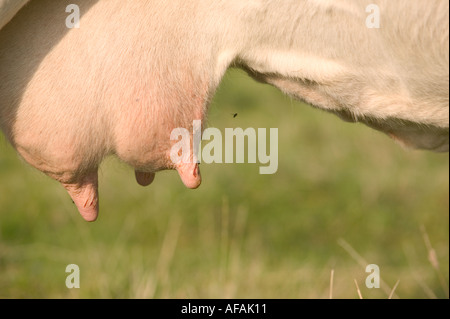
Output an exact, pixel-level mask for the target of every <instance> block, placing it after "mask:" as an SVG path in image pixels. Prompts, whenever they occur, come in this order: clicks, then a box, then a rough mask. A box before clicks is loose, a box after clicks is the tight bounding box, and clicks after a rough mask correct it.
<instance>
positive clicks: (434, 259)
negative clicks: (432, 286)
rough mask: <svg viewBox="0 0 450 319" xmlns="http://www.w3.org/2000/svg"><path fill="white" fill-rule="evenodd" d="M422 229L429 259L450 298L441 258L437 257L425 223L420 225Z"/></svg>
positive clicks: (446, 294)
mask: <svg viewBox="0 0 450 319" xmlns="http://www.w3.org/2000/svg"><path fill="white" fill-rule="evenodd" d="M420 231H421V232H422V237H423V240H424V242H425V246H426V247H427V251H428V260H429V262H430V264H431V266H433V268H434V270H435V271H436V274H437V276H438V278H439V283H440V284H441V287H442V290H443V291H444V293H445V296H446V297H447V298H448V297H449V294H448V285H447V282H446V280H445V278H444V275H443V274H442V272H441V270H440V268H439V260H438V258H437V254H436V250H434V248H433V246H432V245H431V241H430V237H429V236H428V233H427V231H426V229H425V226H424V225H421V226H420Z"/></svg>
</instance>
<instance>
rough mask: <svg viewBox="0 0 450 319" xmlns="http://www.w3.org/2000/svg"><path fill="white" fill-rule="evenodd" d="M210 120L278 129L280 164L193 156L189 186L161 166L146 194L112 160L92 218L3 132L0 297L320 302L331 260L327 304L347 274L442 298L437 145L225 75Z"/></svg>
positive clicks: (343, 291) (340, 294) (443, 244)
mask: <svg viewBox="0 0 450 319" xmlns="http://www.w3.org/2000/svg"><path fill="white" fill-rule="evenodd" d="M234 113H238V115H237V116H236V117H234V116H233V114H234ZM208 122H209V126H213V127H217V128H219V129H220V130H221V131H222V132H224V129H225V128H226V127H231V128H235V127H242V128H247V127H254V128H270V127H276V128H278V134H279V168H278V171H277V173H276V174H274V175H260V174H259V173H258V169H259V165H260V164H210V165H206V164H203V165H202V166H201V171H202V177H203V182H202V185H201V186H200V188H199V189H197V190H194V191H193V190H188V189H186V188H185V187H184V186H183V184H182V183H181V181H180V179H179V177H178V174H177V173H176V172H173V171H167V172H160V173H158V174H157V175H156V179H155V181H154V183H153V184H152V185H151V186H149V187H147V188H142V187H140V186H138V185H137V183H136V182H135V180H134V173H133V171H132V169H131V168H130V167H128V166H126V165H125V164H123V163H120V162H119V161H117V160H115V159H113V158H109V159H107V160H106V161H105V162H104V163H103V164H102V166H101V170H100V207H101V212H100V217H99V219H98V220H97V221H96V222H95V223H86V222H84V221H83V220H82V219H81V217H80V216H79V215H78V212H77V211H76V208H75V206H74V205H73V204H72V202H71V200H70V199H69V197H68V195H67V194H66V192H65V190H64V189H63V188H62V187H61V186H60V185H59V184H58V183H57V182H55V181H53V180H51V179H50V178H48V177H46V176H44V175H43V174H41V173H40V172H38V171H36V170H35V169H33V168H31V167H29V166H28V165H26V164H24V162H23V161H22V160H20V159H19V158H18V156H17V155H16V153H15V152H14V150H13V149H12V148H11V146H9V145H8V144H7V143H6V142H5V141H4V138H3V137H1V141H0V298H328V297H329V294H330V282H331V281H330V273H331V271H332V270H333V271H334V279H333V289H332V297H333V298H358V294H357V289H356V285H355V280H356V283H357V284H358V286H359V288H360V290H361V295H362V296H363V298H387V297H388V296H389V294H390V292H391V290H392V288H393V286H394V285H395V284H396V283H397V281H399V282H398V286H397V289H396V290H395V295H394V298H448V278H449V274H448V269H449V246H448V244H449V219H448V217H449V213H448V210H449V177H448V174H449V157H448V154H433V153H429V152H418V151H411V150H404V149H402V148H401V147H400V146H398V145H396V144H395V143H394V142H393V141H391V140H390V139H389V138H387V137H385V136H384V135H383V134H381V133H379V132H376V131H373V130H371V129H369V128H367V127H365V126H363V125H359V124H348V123H345V122H342V121H341V120H339V119H338V118H337V117H335V116H333V115H330V114H327V113H325V112H322V111H319V110H316V109H313V108H311V107H309V106H307V105H304V104H302V103H300V102H297V101H293V100H292V99H290V98H289V97H286V96H284V95H282V94H281V93H280V92H279V91H278V90H276V89H274V88H272V87H270V86H267V85H263V84H259V83H256V82H254V81H252V80H250V79H249V78H248V77H247V76H246V75H245V74H244V73H242V72H240V71H236V70H231V71H229V72H228V74H227V76H226V77H225V79H224V81H223V83H222V85H221V87H220V89H219V91H218V92H217V94H216V96H215V98H214V100H213V102H212V105H211V108H210V112H209V118H208ZM430 245H431V247H432V249H431V248H430ZM430 255H431V257H432V258H429V257H430ZM430 260H431V261H433V262H434V263H432V262H430ZM436 262H437V263H438V264H436ZM68 264H77V265H79V267H80V285H81V287H80V288H79V289H68V288H67V287H66V285H65V280H66V276H67V275H68V273H66V272H65V269H66V266H67V265H68ZM367 264H377V265H378V266H379V267H380V274H381V278H382V285H381V288H380V289H368V288H367V287H366V286H365V279H366V277H367V276H368V275H369V274H368V273H366V272H365V266H366V265H367ZM433 265H434V266H433Z"/></svg>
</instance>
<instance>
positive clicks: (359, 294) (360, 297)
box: [354, 279, 363, 299]
mask: <svg viewBox="0 0 450 319" xmlns="http://www.w3.org/2000/svg"><path fill="white" fill-rule="evenodd" d="M354 281H355V285H356V291H357V292H358V296H359V299H363V296H362V294H361V290H360V289H359V286H358V282H357V281H356V279H354Z"/></svg>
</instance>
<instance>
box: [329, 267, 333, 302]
mask: <svg viewBox="0 0 450 319" xmlns="http://www.w3.org/2000/svg"><path fill="white" fill-rule="evenodd" d="M333 281H334V269H331V274H330V296H329V298H330V299H333Z"/></svg>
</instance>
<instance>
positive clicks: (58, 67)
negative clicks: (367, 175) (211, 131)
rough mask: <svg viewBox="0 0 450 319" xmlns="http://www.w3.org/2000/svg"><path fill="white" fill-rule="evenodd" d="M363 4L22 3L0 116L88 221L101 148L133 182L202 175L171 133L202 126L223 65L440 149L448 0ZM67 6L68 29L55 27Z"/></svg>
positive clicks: (3, 48)
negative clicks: (377, 10) (71, 8)
mask: <svg viewBox="0 0 450 319" xmlns="http://www.w3.org/2000/svg"><path fill="white" fill-rule="evenodd" d="M369 2H370V3H371V2H376V3H378V4H379V5H380V7H381V9H382V12H383V13H382V14H384V17H385V18H384V19H383V23H384V25H383V28H381V29H379V30H370V29H367V28H365V26H364V21H365V15H366V13H365V10H364V9H365V5H366V4H367V3H369ZM369 2H368V1H365V0H360V1H353V0H351V1H350V0H349V1H347V0H341V1H336V2H327V1H317V2H314V1H299V0H295V1H293V0H292V1H283V2H277V1H270V0H257V1H248V2H247V1H235V0H227V1H222V0H208V1H206V0H195V1H194V0H193V1H181V0H173V1H158V0H133V1H121V0H120V1H119V0H108V1H106V0H78V1H76V0H71V1H54V0H39V1H38V0H32V1H31V2H30V3H28V4H27V5H26V6H25V7H24V8H23V9H22V10H21V11H19V13H18V14H17V15H16V16H15V17H14V18H13V19H12V20H11V21H10V22H9V23H8V24H6V25H5V27H4V28H3V29H2V30H0V76H1V80H0V126H1V128H2V130H3V131H4V133H5V135H6V137H7V138H8V140H9V141H10V142H11V144H12V145H13V146H14V147H15V148H16V149H17V151H18V153H19V154H20V155H21V156H22V157H23V158H24V159H25V160H26V161H27V162H28V163H30V164H31V165H32V166H34V167H36V168H37V169H39V170H40V171H42V172H44V173H45V174H47V175H48V176H50V177H52V178H54V179H56V180H58V181H59V182H60V183H61V184H62V185H63V186H64V187H65V189H66V190H67V191H68V193H69V194H70V196H71V197H72V199H73V201H74V203H75V204H76V206H77V208H78V210H79V211H80V213H81V215H82V216H83V218H84V219H86V220H87V221H94V220H95V219H96V218H97V215H98V210H99V200H98V177H97V170H98V167H99V165H100V163H101V161H102V160H103V159H104V158H105V157H106V156H109V155H115V156H117V157H119V158H120V159H121V160H122V161H124V162H126V163H127V164H129V165H131V166H132V167H134V168H135V177H136V180H137V182H138V183H139V184H140V185H143V186H147V185H149V184H151V183H152V181H153V179H154V178H155V173H156V172H158V171H160V170H165V169H176V170H177V171H178V173H179V175H180V177H181V180H182V181H183V183H184V184H185V185H186V186H187V187H189V188H196V187H198V186H199V185H200V182H201V176H200V170H199V167H198V165H197V164H196V163H195V160H192V161H191V162H190V163H181V162H180V163H173V162H172V161H171V160H170V150H171V147H172V146H173V145H174V143H175V142H176V141H172V140H171V139H170V133H171V131H172V130H173V129H174V128H178V127H181V128H186V129H188V130H189V131H192V123H193V121H194V120H202V123H204V120H205V118H206V113H207V109H208V105H209V101H210V99H211V97H212V95H213V94H214V92H215V90H216V88H217V86H218V84H219V83H220V80H221V78H222V76H223V74H224V73H225V71H226V70H227V68H229V67H230V66H238V67H241V68H243V69H244V70H246V71H247V72H248V73H249V74H250V75H251V76H252V77H254V78H255V79H256V80H258V81H262V82H265V83H269V84H272V85H274V86H276V87H278V88H280V89H281V90H282V91H283V92H285V93H287V94H290V95H291V96H293V97H295V98H298V99H300V100H304V101H306V102H308V103H310V104H312V105H314V106H315V107H318V108H321V109H324V110H327V111H330V112H333V113H336V114H337V115H339V116H341V117H343V118H344V119H346V120H351V121H361V122H363V123H365V124H367V125H369V126H371V127H373V128H375V129H377V130H380V131H383V132H385V133H386V134H388V135H389V136H391V137H393V138H394V139H396V140H398V141H400V142H401V143H403V144H407V145H409V146H411V147H416V148H423V149H430V150H435V151H448V140H449V139H448V126H449V125H448V22H447V23H445V22H443V21H448V1H445V0H443V1H441V0H436V1H435V2H433V5H432V6H431V5H430V4H429V2H428V1H423V0H414V1H413V0H408V2H407V4H405V3H403V2H402V1H400V0H399V1H395V4H394V3H393V2H390V1H385V0H379V1H369ZM72 3H75V4H77V5H78V6H79V7H80V12H81V21H80V28H79V29H68V28H67V27H66V25H65V19H66V17H67V15H68V13H66V12H65V8H66V6H67V5H68V4H72ZM406 8H408V10H409V11H407V10H406ZM400 11H401V12H402V14H401V15H399V14H398V13H399V12H400ZM392 17H395V18H392ZM399 17H400V18H399ZM402 19H403V20H402ZM424 21H425V22H426V23H424ZM429 21H433V23H434V24H430V23H429ZM396 23H397V24H396ZM412 26H413V27H412ZM390 30H393V33H390ZM411 34H413V35H414V36H411ZM417 34H419V36H417ZM420 41H421V42H420ZM191 138H192V137H191Z"/></svg>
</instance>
